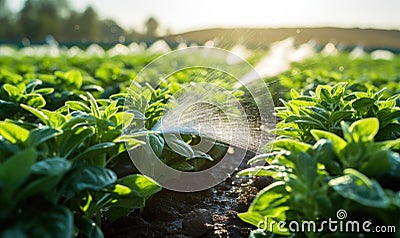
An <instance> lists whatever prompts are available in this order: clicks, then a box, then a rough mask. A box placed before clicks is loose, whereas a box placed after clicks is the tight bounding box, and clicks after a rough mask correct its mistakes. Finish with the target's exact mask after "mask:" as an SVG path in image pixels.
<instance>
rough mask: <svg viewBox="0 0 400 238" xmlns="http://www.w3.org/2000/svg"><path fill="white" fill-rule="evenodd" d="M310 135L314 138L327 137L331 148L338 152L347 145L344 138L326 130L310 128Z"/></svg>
mask: <svg viewBox="0 0 400 238" xmlns="http://www.w3.org/2000/svg"><path fill="white" fill-rule="evenodd" d="M311 135H313V137H314V138H315V140H321V139H328V140H330V141H332V144H333V148H335V151H336V153H338V154H339V153H340V151H341V150H342V149H343V148H344V147H346V145H347V142H346V141H345V140H343V139H342V138H340V137H339V136H337V135H335V134H333V133H331V132H328V131H322V130H311Z"/></svg>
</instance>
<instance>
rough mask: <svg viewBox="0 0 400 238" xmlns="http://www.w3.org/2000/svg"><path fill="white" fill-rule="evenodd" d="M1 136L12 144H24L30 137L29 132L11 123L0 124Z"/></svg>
mask: <svg viewBox="0 0 400 238" xmlns="http://www.w3.org/2000/svg"><path fill="white" fill-rule="evenodd" d="M0 135H1V136H2V137H3V138H5V139H6V140H8V141H10V142H11V143H13V144H15V143H23V142H25V141H26V140H27V139H28V137H29V131H28V130H26V129H24V128H22V127H20V126H17V125H15V124H13V123H10V122H4V121H2V122H0Z"/></svg>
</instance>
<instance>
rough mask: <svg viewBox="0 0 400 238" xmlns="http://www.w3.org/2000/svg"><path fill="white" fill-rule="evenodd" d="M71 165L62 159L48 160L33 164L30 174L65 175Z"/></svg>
mask: <svg viewBox="0 0 400 238" xmlns="http://www.w3.org/2000/svg"><path fill="white" fill-rule="evenodd" d="M71 165H72V163H71V162H70V161H68V160H65V159H62V158H49V159H45V160H42V161H39V162H37V163H35V164H34V165H33V166H32V168H31V172H32V173H33V174H36V175H47V176H56V175H62V174H64V173H66V172H67V171H68V170H69V169H70V168H71Z"/></svg>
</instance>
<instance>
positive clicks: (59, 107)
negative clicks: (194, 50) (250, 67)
mask: <svg viewBox="0 0 400 238" xmlns="http://www.w3.org/2000/svg"><path fill="white" fill-rule="evenodd" d="M157 56H158V55H155V54H148V53H146V52H143V53H140V54H137V55H124V56H114V57H111V58H106V57H96V56H91V57H65V56H62V57H0V84H1V89H0V120H1V121H0V194H2V196H1V198H0V207H1V208H2V209H1V211H0V236H2V237H3V236H4V237H71V236H87V237H103V233H102V231H101V223H102V221H104V220H107V221H115V220H116V219H118V218H119V217H121V216H125V215H126V214H128V213H129V212H131V211H133V210H135V209H138V210H142V209H143V208H144V207H145V203H146V201H148V200H149V199H150V198H151V197H152V196H153V195H154V194H155V193H156V192H158V191H160V190H161V187H160V185H158V184H157V183H156V182H155V181H153V180H152V179H150V178H148V177H146V176H143V175H140V174H138V171H136V170H135V168H134V167H133V166H132V164H131V161H130V158H129V156H128V153H127V151H126V148H125V144H128V145H129V146H130V148H134V147H136V146H141V145H143V143H149V144H150V146H151V148H152V150H153V151H154V152H155V153H156V155H157V156H158V157H159V158H160V159H161V160H162V161H163V162H164V163H166V164H167V165H169V166H171V167H173V168H175V169H178V170H182V171H199V170H202V169H206V168H208V167H210V166H212V165H214V164H215V163H217V162H218V161H219V159H221V158H222V157H223V156H224V154H225V153H226V150H227V145H225V144H224V143H217V144H216V145H215V146H214V147H213V148H212V150H211V151H210V152H209V153H207V154H205V153H199V152H198V151H193V150H192V148H191V147H190V145H192V144H193V145H194V144H196V143H198V140H199V137H198V136H196V135H181V138H175V139H171V138H168V141H169V142H173V144H174V150H172V149H171V148H170V147H169V145H170V144H168V145H167V144H166V143H165V142H164V140H165V138H164V137H165V135H162V134H156V133H152V132H151V130H152V128H153V127H154V125H155V124H156V123H157V122H158V120H159V118H160V117H161V115H162V113H163V109H164V107H165V104H166V103H167V101H168V100H169V99H170V98H171V96H172V95H173V94H174V93H175V92H177V91H178V90H179V89H180V88H181V87H182V86H184V85H185V84H188V83H193V82H192V81H193V78H196V79H197V80H198V82H199V83H201V82H207V80H208V79H207V75H209V74H208V72H206V71H202V70H198V69H196V70H194V71H186V72H183V71H181V72H177V73H176V74H174V75H171V76H170V78H169V81H168V83H167V82H165V83H162V84H160V85H158V87H157V88H156V89H154V85H153V86H150V85H147V84H146V83H148V82H147V81H146V82H145V81H143V82H137V83H139V84H138V87H137V88H136V89H135V88H134V87H131V88H130V90H137V91H129V92H128V88H129V86H130V83H131V80H132V79H134V78H135V76H136V75H137V74H138V73H139V72H140V70H141V69H142V68H143V67H144V66H145V65H146V64H147V63H149V62H151V60H153V59H155V58H156V57H157ZM318 57H320V56H317V58H316V59H313V61H311V62H313V64H315V62H321V63H317V65H314V66H313V68H314V69H312V70H308V71H306V68H307V63H306V64H295V65H294V66H293V68H292V69H291V70H290V71H289V72H287V73H284V74H283V75H281V76H279V78H275V79H268V80H267V82H268V81H269V82H270V86H271V90H272V95H273V96H274V100H275V101H277V102H278V97H279V96H282V97H283V98H284V99H286V100H282V101H281V102H280V103H278V104H279V105H281V106H282V107H279V108H277V115H278V117H279V118H280V119H281V121H280V123H279V124H278V128H277V133H278V134H279V135H280V136H281V138H280V139H279V140H278V141H277V142H276V143H274V144H271V145H268V146H267V150H271V149H272V152H271V153H269V154H266V155H262V156H259V157H256V158H254V159H253V160H251V161H250V162H251V163H253V162H256V161H259V160H265V161H267V162H268V163H269V165H268V166H265V167H260V168H253V169H249V170H245V171H242V172H241V174H243V175H250V174H251V175H257V176H272V177H273V178H274V179H275V182H274V184H272V185H271V186H269V187H267V188H265V189H264V190H263V191H261V192H260V194H259V195H258V196H257V197H256V199H255V200H254V202H253V203H252V205H251V206H250V208H249V211H248V212H247V213H243V214H241V215H240V218H242V219H243V220H245V221H246V222H249V223H250V224H253V225H259V224H260V221H264V219H265V217H270V218H271V219H274V220H275V221H288V222H289V221H301V220H306V219H311V220H318V221H320V222H322V221H323V220H324V219H327V218H329V217H333V218H334V217H335V212H336V211H337V210H338V209H339V208H340V209H346V211H348V212H349V214H351V215H353V216H355V219H361V218H365V217H368V218H370V219H372V220H373V221H374V224H375V225H379V224H396V225H398V223H399V220H398V218H397V217H396V212H397V214H398V211H399V204H400V202H399V194H398V181H399V178H398V174H399V171H398V170H399V168H400V166H399V161H400V160H399V158H398V154H397V152H398V149H399V142H398V140H397V138H398V137H399V134H400V129H399V123H398V121H397V118H398V117H399V111H400V109H399V108H398V107H397V106H396V105H397V103H396V101H397V96H396V95H395V93H394V92H397V91H398V88H397V87H398V86H397V85H398V84H397V83H396V81H398V78H397V77H398V76H397V74H396V69H397V68H398V65H399V64H398V63H397V62H398V60H397V58H396V59H395V60H394V61H393V62H390V63H389V62H387V61H371V60H368V59H360V60H359V61H355V62H353V61H351V60H350V59H349V56H348V55H346V54H339V55H338V56H335V57H328V58H324V62H323V61H322V60H319V58H318ZM253 60H256V59H253ZM327 61H329V62H330V63H328V62H327ZM365 65H370V66H371V67H365ZM340 67H343V68H344V69H345V70H338V69H339V68H340ZM351 67H354V70H347V69H349V68H351ZM396 67H397V68H396ZM340 69H342V68H340ZM358 72H360V73H358ZM213 75H214V76H213V77H214V79H216V80H215V82H216V83H218V84H221V85H223V86H224V87H229V84H230V82H228V80H227V78H226V77H224V76H221V78H220V79H218V77H219V75H216V74H215V73H214V74H213ZM289 79H290V80H289ZM155 80H158V78H157V77H155ZM391 80H392V81H391ZM342 81H350V83H349V84H346V83H338V84H335V83H337V82H342ZM393 82H394V83H393ZM149 83H154V82H149ZM319 84H326V85H324V86H322V85H319ZM318 85H319V86H318ZM383 87H387V89H386V90H379V89H381V88H383ZM289 88H292V89H293V88H295V89H298V90H294V89H293V90H287V89H289ZM309 90H311V91H309ZM282 92H284V93H282ZM127 93H129V94H130V95H131V96H134V98H133V102H135V103H138V104H139V105H142V106H143V108H140V106H137V107H136V108H138V109H140V110H139V111H138V110H136V111H132V110H127V108H126V106H125V105H124V101H125V98H126V95H127ZM233 93H234V96H235V97H238V98H240V97H241V96H243V94H244V93H243V92H242V91H240V90H237V91H235V92H233ZM141 112H143V113H141ZM130 122H133V123H139V124H142V126H141V127H140V128H141V130H137V131H134V133H132V135H131V136H126V135H122V136H121V134H122V132H123V131H124V130H126V129H127V128H124V126H125V125H129V124H131V123H130ZM143 131H145V132H146V133H143ZM148 131H150V133H147V132H148ZM136 132H138V133H137V135H136ZM143 135H145V137H144V139H143ZM177 148H178V150H177ZM126 164H128V166H125V165H126ZM126 167H128V170H126ZM121 168H122V169H121ZM367 215H368V216H367ZM264 228H266V227H264ZM274 232H275V233H274ZM271 234H280V235H287V234H288V233H282V232H280V231H278V230H277V227H276V226H274V227H272V229H270V230H268V229H264V230H258V231H257V232H254V233H253V234H252V235H254V236H256V235H271ZM305 235H307V236H314V235H315V236H318V234H313V233H307V234H305ZM319 235H326V234H325V233H323V234H319ZM334 235H337V234H334Z"/></svg>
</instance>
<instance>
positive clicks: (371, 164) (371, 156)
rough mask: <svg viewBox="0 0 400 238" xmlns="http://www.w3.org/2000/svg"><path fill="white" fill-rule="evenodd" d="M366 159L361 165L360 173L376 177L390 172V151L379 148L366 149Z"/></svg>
mask: <svg viewBox="0 0 400 238" xmlns="http://www.w3.org/2000/svg"><path fill="white" fill-rule="evenodd" d="M367 153H368V154H367V158H368V160H367V161H365V163H364V164H362V165H361V167H360V171H361V172H362V173H364V174H366V175H368V176H378V175H382V174H384V173H386V172H387V171H390V169H391V163H390V156H391V153H392V152H391V151H390V150H387V149H382V148H379V147H375V146H374V147H372V148H368V149H367Z"/></svg>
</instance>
